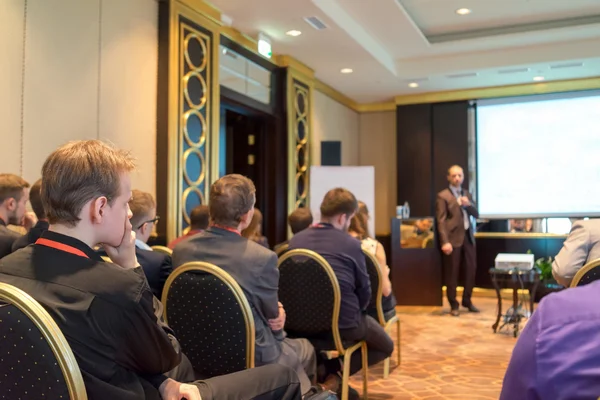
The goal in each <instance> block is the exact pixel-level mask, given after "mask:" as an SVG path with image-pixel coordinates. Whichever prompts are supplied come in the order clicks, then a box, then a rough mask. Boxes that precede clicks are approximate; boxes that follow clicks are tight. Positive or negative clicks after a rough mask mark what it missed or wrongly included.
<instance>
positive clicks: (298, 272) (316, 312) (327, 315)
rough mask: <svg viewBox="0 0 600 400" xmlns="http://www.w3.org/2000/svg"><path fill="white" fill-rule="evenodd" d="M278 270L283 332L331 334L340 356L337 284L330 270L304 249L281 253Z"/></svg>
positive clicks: (339, 296)
mask: <svg viewBox="0 0 600 400" xmlns="http://www.w3.org/2000/svg"><path fill="white" fill-rule="evenodd" d="M278 267H279V301H280V302H281V303H282V304H283V306H284V308H285V313H286V319H285V329H286V330H287V331H289V332H293V333H294V334H295V335H297V336H303V337H311V336H319V335H332V336H333V341H334V343H335V346H336V350H338V351H339V352H341V353H342V354H343V351H344V347H343V345H342V340H341V337H340V332H339V329H338V319H339V316H340V304H341V294H340V285H339V283H338V280H337V277H336V276H335V272H334V271H333V268H331V266H330V265H329V263H328V262H327V261H326V260H325V259H324V258H323V257H322V256H320V255H319V254H317V253H315V252H314V251H311V250H306V249H296V250H289V251H287V252H285V254H283V255H282V256H281V257H280V258H279V262H278Z"/></svg>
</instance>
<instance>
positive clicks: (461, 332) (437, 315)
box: [351, 298, 516, 400]
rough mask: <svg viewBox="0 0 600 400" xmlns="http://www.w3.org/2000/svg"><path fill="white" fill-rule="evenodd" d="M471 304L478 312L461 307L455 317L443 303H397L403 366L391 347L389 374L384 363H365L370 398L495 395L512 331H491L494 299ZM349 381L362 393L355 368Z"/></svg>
mask: <svg viewBox="0 0 600 400" xmlns="http://www.w3.org/2000/svg"><path fill="white" fill-rule="evenodd" d="M474 304H475V305H476V306H477V307H478V308H479V309H480V310H481V313H480V314H473V313H468V312H462V311H463V309H461V315H460V317H458V318H455V317H450V316H449V315H448V309H447V308H448V307H444V308H443V309H442V308H439V307H398V311H399V315H400V319H401V321H402V328H401V332H402V345H401V349H402V365H401V367H400V368H396V366H397V365H396V361H395V360H396V353H395V352H394V356H393V357H392V362H391V368H392V370H391V372H390V377H389V378H388V379H386V380H384V379H383V363H380V364H378V365H375V366H372V367H371V368H369V399H372V400H383V399H386V400H387V399H397V400H413V399H427V400H434V399H436V400H437V399H453V400H458V399H460V400H480V399H481V400H483V399H498V397H499V395H500V390H501V387H502V379H503V377H504V372H505V370H506V367H507V365H508V361H509V359H510V355H511V352H512V349H513V347H514V345H515V342H516V339H514V338H513V336H512V330H507V329H505V330H503V331H502V332H499V333H497V334H494V333H493V331H492V329H491V326H492V324H493V323H494V321H495V316H496V300H495V299H492V298H476V299H474ZM465 311H466V310H465ZM392 336H393V337H394V338H395V337H396V334H395V328H393V331H392ZM351 385H352V386H353V387H354V388H355V389H357V390H358V391H359V393H360V392H362V383H361V374H360V373H358V374H356V375H354V376H353V377H352V378H351Z"/></svg>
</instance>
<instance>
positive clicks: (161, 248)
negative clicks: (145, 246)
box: [152, 246, 173, 256]
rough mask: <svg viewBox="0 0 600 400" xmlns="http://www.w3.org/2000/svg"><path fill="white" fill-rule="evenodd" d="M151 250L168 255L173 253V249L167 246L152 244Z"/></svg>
mask: <svg viewBox="0 0 600 400" xmlns="http://www.w3.org/2000/svg"><path fill="white" fill-rule="evenodd" d="M152 250H154V251H156V252H157V253H163V254H166V255H168V256H170V255H173V250H171V249H170V248H168V247H167V246H152Z"/></svg>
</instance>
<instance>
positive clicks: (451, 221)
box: [435, 188, 479, 247]
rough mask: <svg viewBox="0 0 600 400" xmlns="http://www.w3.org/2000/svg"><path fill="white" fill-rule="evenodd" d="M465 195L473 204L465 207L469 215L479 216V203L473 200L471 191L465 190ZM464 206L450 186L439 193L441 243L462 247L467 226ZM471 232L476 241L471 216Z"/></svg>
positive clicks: (438, 228) (437, 217)
mask: <svg viewBox="0 0 600 400" xmlns="http://www.w3.org/2000/svg"><path fill="white" fill-rule="evenodd" d="M463 195H464V196H467V197H468V198H469V201H470V202H471V205H470V206H469V207H464V209H465V210H466V211H467V214H468V215H469V216H472V217H475V218H478V217H479V212H478V211H477V205H476V204H475V202H474V201H473V197H472V196H471V193H469V192H468V191H466V190H463ZM462 209H463V207H461V206H459V205H458V201H457V200H456V197H454V194H452V191H451V190H450V188H446V189H444V190H442V191H441V192H439V193H438V194H437V200H436V202H435V216H436V222H437V231H438V235H439V238H440V245H444V244H446V243H450V244H451V245H452V247H460V246H462V245H463V242H464V240H465V226H464V220H463V214H462ZM469 234H470V235H471V239H472V240H473V243H474V237H473V227H472V226H471V220H470V218H469Z"/></svg>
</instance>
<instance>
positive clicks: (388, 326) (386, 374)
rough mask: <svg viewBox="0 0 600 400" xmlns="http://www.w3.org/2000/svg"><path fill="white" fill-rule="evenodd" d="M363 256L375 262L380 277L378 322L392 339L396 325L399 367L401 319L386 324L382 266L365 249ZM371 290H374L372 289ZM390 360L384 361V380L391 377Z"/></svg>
mask: <svg viewBox="0 0 600 400" xmlns="http://www.w3.org/2000/svg"><path fill="white" fill-rule="evenodd" d="M363 254H364V255H365V257H368V258H369V259H370V260H371V262H373V265H375V269H376V270H377V276H378V277H379V287H378V288H377V298H378V299H380V301H378V302H377V320H378V322H379V324H380V325H381V326H382V327H383V329H384V330H385V332H386V333H387V334H388V335H389V336H390V337H391V336H392V327H393V326H394V324H396V330H397V340H398V344H397V345H396V351H397V352H398V354H397V357H398V367H399V366H400V362H401V361H402V354H401V352H400V339H401V337H402V334H401V331H400V318H399V317H398V315H395V316H394V317H393V318H390V320H389V321H387V322H386V320H385V316H384V315H383V306H382V304H381V299H382V298H383V275H382V274H381V266H380V265H379V262H378V261H377V259H376V258H375V256H374V255H373V254H371V253H369V252H368V251H366V250H365V249H363ZM371 290H373V288H371ZM390 358H391V357H388V358H386V359H385V360H384V361H383V378H384V379H387V378H388V377H389V376H390Z"/></svg>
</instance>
